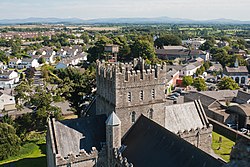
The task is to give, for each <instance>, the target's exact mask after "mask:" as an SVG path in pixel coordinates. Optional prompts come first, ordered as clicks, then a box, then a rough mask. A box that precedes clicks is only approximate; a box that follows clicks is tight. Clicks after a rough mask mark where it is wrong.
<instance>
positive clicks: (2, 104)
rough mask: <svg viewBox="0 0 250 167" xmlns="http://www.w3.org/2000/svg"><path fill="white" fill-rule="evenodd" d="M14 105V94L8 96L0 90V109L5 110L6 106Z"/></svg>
mask: <svg viewBox="0 0 250 167" xmlns="http://www.w3.org/2000/svg"><path fill="white" fill-rule="evenodd" d="M10 105H14V106H15V98H14V96H10V95H7V94H4V93H2V92H0V111H3V110H6V108H7V106H10Z"/></svg>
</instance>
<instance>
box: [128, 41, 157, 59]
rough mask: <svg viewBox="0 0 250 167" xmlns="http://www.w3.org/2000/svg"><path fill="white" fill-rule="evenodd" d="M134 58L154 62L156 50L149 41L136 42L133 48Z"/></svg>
mask: <svg viewBox="0 0 250 167" xmlns="http://www.w3.org/2000/svg"><path fill="white" fill-rule="evenodd" d="M131 52H132V55H133V57H134V58H135V57H142V58H143V59H149V60H153V59H154V58H155V50H154V46H153V44H152V43H150V42H149V41H147V40H136V41H135V43H134V44H133V45H132V46H131Z"/></svg>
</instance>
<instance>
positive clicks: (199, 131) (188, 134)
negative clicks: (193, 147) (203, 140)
mask: <svg viewBox="0 0 250 167" xmlns="http://www.w3.org/2000/svg"><path fill="white" fill-rule="evenodd" d="M212 130H213V126H212V125H211V124H209V126H208V127H205V126H204V127H202V128H196V129H193V128H192V129H190V130H185V131H178V132H177V135H178V136H180V137H181V138H185V137H191V136H195V135H197V134H200V135H201V134H206V133H211V132H212Z"/></svg>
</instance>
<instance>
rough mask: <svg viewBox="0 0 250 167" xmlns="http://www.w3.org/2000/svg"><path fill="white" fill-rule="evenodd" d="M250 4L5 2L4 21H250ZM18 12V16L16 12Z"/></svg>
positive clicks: (226, 0) (240, 0)
mask: <svg viewBox="0 0 250 167" xmlns="http://www.w3.org/2000/svg"><path fill="white" fill-rule="evenodd" d="M249 6H250V1H249V0H237V1H236V0H220V1H217V0H207V1H205V2H201V1H200V0H156V1H149V0H136V1H133V0H127V1H126V2H124V1H119V0H106V1H101V0H91V1H90V0H84V1H81V0H71V1H67V0H53V1H49V0H43V1H39V0H33V1H32V0H22V2H20V1H19V0H12V1H11V2H9V0H2V2H1V6H0V11H1V12H0V20H3V19H26V18H30V17H34V18H79V19H83V20H89V19H102V18H156V17H169V18H181V19H191V20H199V21H200V20H201V21H203V20H214V19H221V18H225V19H230V20H240V21H250V15H248V14H247V11H248V7H249ZM13 11H15V12H13Z"/></svg>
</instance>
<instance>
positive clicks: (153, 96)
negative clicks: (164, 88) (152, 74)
mask: <svg viewBox="0 0 250 167" xmlns="http://www.w3.org/2000/svg"><path fill="white" fill-rule="evenodd" d="M152 98H153V99H155V90H154V89H152Z"/></svg>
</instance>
